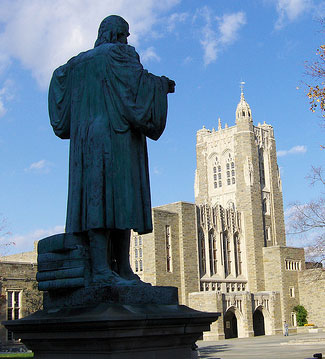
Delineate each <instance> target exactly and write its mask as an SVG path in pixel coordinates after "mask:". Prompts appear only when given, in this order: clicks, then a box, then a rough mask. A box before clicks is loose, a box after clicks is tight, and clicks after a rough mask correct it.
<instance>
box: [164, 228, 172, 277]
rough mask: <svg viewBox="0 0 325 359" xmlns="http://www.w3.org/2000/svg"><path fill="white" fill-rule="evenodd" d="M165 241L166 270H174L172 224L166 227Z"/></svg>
mask: <svg viewBox="0 0 325 359" xmlns="http://www.w3.org/2000/svg"><path fill="white" fill-rule="evenodd" d="M165 241H166V270H167V272H171V271H172V248H171V238H170V226H169V225H166V227H165Z"/></svg>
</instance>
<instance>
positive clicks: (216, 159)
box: [131, 92, 325, 340]
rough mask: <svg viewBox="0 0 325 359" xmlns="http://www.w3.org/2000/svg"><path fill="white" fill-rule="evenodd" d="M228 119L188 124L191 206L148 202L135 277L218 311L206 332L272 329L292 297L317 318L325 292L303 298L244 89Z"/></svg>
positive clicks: (267, 137)
mask: <svg viewBox="0 0 325 359" xmlns="http://www.w3.org/2000/svg"><path fill="white" fill-rule="evenodd" d="M235 119H236V124H235V126H232V127H228V125H225V127H224V128H222V126H221V121H220V119H219V122H218V128H217V130H215V129H212V130H208V129H206V128H205V127H203V129H201V130H199V131H198V132H197V145H196V153H197V169H196V173H195V185H194V190H195V205H196V213H195V207H194V205H191V204H189V203H186V204H185V203H182V202H178V203H174V204H170V205H166V206H160V207H157V208H154V209H153V223H154V231H153V233H151V234H149V235H146V236H142V240H143V241H142V242H141V243H142V244H141V245H142V246H143V252H141V255H142V256H143V257H142V258H141V262H142V264H141V266H140V265H139V263H138V264H137V265H135V262H137V260H139V257H138V259H137V258H135V253H137V256H139V252H136V250H137V248H136V246H135V244H134V243H138V242H137V241H138V240H139V238H140V237H139V236H137V235H136V234H134V238H133V241H132V244H131V246H132V249H131V257H132V263H133V268H135V271H136V272H138V274H139V275H140V277H141V278H142V279H143V280H144V281H149V282H151V283H152V284H161V285H166V284H167V285H175V286H177V287H178V288H179V295H180V298H181V302H182V303H183V304H189V305H190V306H191V307H192V308H194V309H198V310H203V311H212V312H215V311H218V312H221V313H222V316H221V318H220V319H219V320H218V321H217V322H216V323H213V325H212V326H211V331H210V332H208V333H205V334H204V338H205V339H207V340H217V339H223V338H231V337H237V336H238V337H249V336H253V335H263V334H266V335H272V334H277V333H281V332H282V330H283V324H284V321H286V322H287V323H289V325H290V330H291V331H294V330H295V328H296V317H295V313H294V311H293V308H294V307H295V306H296V305H298V304H303V305H305V307H306V309H307V310H308V308H309V311H310V317H309V320H311V319H312V320H313V321H314V322H315V324H317V325H323V322H322V321H321V320H320V319H319V318H317V314H316V313H317V312H319V313H323V310H322V309H321V308H320V305H321V304H320V303H323V302H324V299H325V298H324V291H317V293H316V294H315V297H314V299H312V300H309V299H308V296H309V295H310V292H312V291H313V288H315V282H314V283H311V282H308V278H309V277H310V276H309V274H308V273H311V272H310V271H309V270H308V271H306V270H305V257H304V250H303V249H301V248H291V247H287V246H286V238H285V226H284V214H283V200H282V185H281V178H280V174H279V169H278V164H277V156H276V143H275V138H274V131H273V128H272V126H270V125H268V124H266V123H264V124H262V125H261V124H258V125H257V126H254V124H253V117H252V111H251V108H250V106H249V105H248V103H247V102H246V100H245V98H244V94H243V92H242V93H241V98H240V102H239V104H238V106H237V109H236V113H235ZM183 208H187V209H188V210H187V212H186V211H184V210H183ZM167 227H168V228H169V229H167ZM167 233H169V234H167ZM184 233H185V235H184ZM195 236H197V237H195ZM194 238H197V239H196V240H195V239H194ZM138 250H139V249H138ZM169 257H170V258H169ZM168 258H169V259H168ZM168 261H170V264H167V262H168ZM140 267H141V270H140ZM137 268H138V271H137ZM168 268H169V269H168ZM171 268H172V269H171ZM319 272H320V273H324V272H323V271H322V269H320V270H319ZM321 278H322V281H321V283H323V282H324V279H325V276H324V274H322V277H321ZM305 279H306V280H305ZM196 281H198V282H196ZM187 283H188V284H187ZM195 288H197V289H195Z"/></svg>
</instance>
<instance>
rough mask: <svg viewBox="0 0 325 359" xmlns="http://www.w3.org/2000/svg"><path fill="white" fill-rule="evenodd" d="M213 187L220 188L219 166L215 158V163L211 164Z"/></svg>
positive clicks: (220, 174)
mask: <svg viewBox="0 0 325 359" xmlns="http://www.w3.org/2000/svg"><path fill="white" fill-rule="evenodd" d="M213 187H214V188H220V187H222V173H221V165H220V162H219V159H218V157H217V156H216V157H215V161H214V163H213Z"/></svg>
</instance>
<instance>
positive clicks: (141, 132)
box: [49, 15, 175, 285]
mask: <svg viewBox="0 0 325 359" xmlns="http://www.w3.org/2000/svg"><path fill="white" fill-rule="evenodd" d="M128 36H129V25H128V23H127V22H126V21H125V20H124V19H123V18H121V17H120V16H116V15H112V16H108V17H107V18H105V19H104V20H103V21H102V23H101V25H100V28H99V31H98V38H97V40H96V43H95V47H94V49H91V50H89V51H86V52H83V53H81V54H79V55H78V56H76V57H73V58H72V59H71V60H69V61H68V63H67V64H65V65H63V66H61V67H59V68H58V69H56V70H55V71H54V73H53V77H52V80H51V84H50V89H49V114H50V119H51V124H52V126H53V129H54V132H55V134H56V135H57V136H59V137H60V138H62V139H70V163H69V166H70V168H69V194H68V208H67V221H66V232H67V233H85V234H87V236H88V238H89V248H90V260H91V270H92V278H93V282H95V283H103V284H116V285H119V284H134V283H135V282H136V281H137V276H136V275H135V274H134V273H133V271H132V269H131V267H130V262H129V247H130V230H131V229H133V230H135V231H136V232H138V233H140V234H144V233H149V232H151V231H152V221H151V202H150V188H149V173H148V157H147V146H146V137H149V138H151V139H153V140H157V139H158V138H159V137H160V136H161V134H162V133H163V131H164V128H165V124H166V116H167V94H168V93H171V92H174V89H175V83H174V81H172V80H169V79H168V78H167V77H164V76H162V77H158V76H155V75H153V74H150V73H148V71H146V70H144V69H143V67H142V65H141V63H140V60H139V56H138V54H137V53H136V51H135V49H134V48H133V47H132V46H129V45H128V44H127V37H128Z"/></svg>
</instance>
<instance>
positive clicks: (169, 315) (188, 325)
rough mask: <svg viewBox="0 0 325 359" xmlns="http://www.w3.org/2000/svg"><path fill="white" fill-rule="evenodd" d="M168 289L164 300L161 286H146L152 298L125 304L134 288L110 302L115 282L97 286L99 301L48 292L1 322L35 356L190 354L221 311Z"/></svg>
mask: <svg viewBox="0 0 325 359" xmlns="http://www.w3.org/2000/svg"><path fill="white" fill-rule="evenodd" d="M157 288H158V289H157ZM169 288H170V287H169ZM172 289H176V288H170V289H168V288H166V290H167V295H166V296H165V299H166V304H162V301H163V300H162V292H163V287H148V288H146V291H148V292H151V291H153V292H156V294H157V293H160V296H159V297H156V298H157V303H154V301H153V299H152V296H151V295H149V297H150V298H151V300H150V301H151V303H149V304H145V303H142V304H134V303H133V304H126V303H125V302H124V300H123V298H130V295H131V294H136V293H135V292H132V291H131V292H128V293H127V294H126V292H127V290H126V289H125V288H124V289H123V288H122V292H121V295H120V296H115V298H116V302H115V303H114V302H112V299H111V298H112V297H111V296H107V294H108V292H110V293H111V292H112V291H113V292H115V291H116V290H117V289H116V288H115V289H112V288H106V290H105V289H102V293H103V295H100V296H99V297H100V298H99V297H97V299H98V300H99V299H100V300H101V302H100V303H97V304H94V303H93V304H92V305H88V306H79V305H75V306H73V305H72V306H71V307H61V308H59V307H57V306H56V305H55V304H58V302H60V301H59V300H58V299H57V298H55V300H54V301H53V298H52V301H51V300H50V302H52V303H51V304H52V305H51V304H50V303H48V304H47V306H46V309H44V310H41V311H38V312H36V313H34V314H32V315H30V316H28V317H25V318H22V319H19V320H13V321H6V322H4V323H3V324H4V325H5V327H6V328H7V329H8V330H10V331H12V332H13V333H14V337H15V338H16V339H18V338H20V339H21V341H22V342H23V343H24V344H25V345H26V346H27V347H28V348H29V349H31V350H32V351H33V352H34V358H35V359H77V358H78V359H86V358H87V359H97V358H98V359H99V358H101V359H104V358H105V359H129V358H132V359H137V358H141V359H166V358H177V359H189V358H191V357H193V351H192V348H193V345H194V343H195V342H196V341H197V340H198V339H199V338H200V337H201V336H202V333H203V331H208V330H209V329H210V324H211V323H212V322H214V321H216V320H217V319H218V317H219V316H220V313H204V312H199V311H196V310H193V309H190V308H188V307H186V306H183V305H178V304H177V303H175V297H174V296H173V295H170V294H171V292H170V291H171V290H172ZM141 290H144V288H143V289H139V291H140V292H141ZM133 291H136V290H135V289H133ZM140 292H139V293H138V294H140ZM168 293H169V294H168ZM105 297H106V298H108V297H110V299H109V300H108V299H107V300H105V299H104V298H105ZM172 297H173V298H172ZM143 299H144V298H143ZM57 300H58V302H57ZM119 301H121V302H122V303H121V302H119ZM72 302H73V301H72V300H71V303H70V304H72ZM123 302H124V303H123ZM131 302H132V301H131ZM133 302H135V301H133ZM172 302H174V304H170V303H172ZM44 304H45V303H44ZM49 304H50V305H49Z"/></svg>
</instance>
